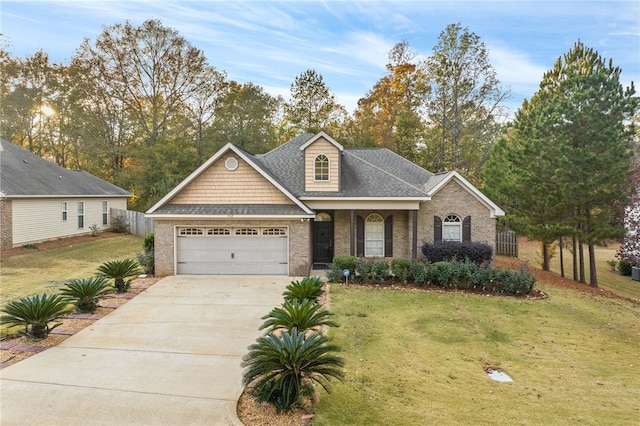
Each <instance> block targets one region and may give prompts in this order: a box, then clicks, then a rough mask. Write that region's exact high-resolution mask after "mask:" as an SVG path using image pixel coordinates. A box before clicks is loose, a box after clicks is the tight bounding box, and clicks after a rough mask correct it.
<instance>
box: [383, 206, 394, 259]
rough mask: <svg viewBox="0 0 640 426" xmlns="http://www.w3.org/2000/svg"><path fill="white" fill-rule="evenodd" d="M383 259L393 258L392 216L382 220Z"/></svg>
mask: <svg viewBox="0 0 640 426" xmlns="http://www.w3.org/2000/svg"><path fill="white" fill-rule="evenodd" d="M384 257H393V215H389V216H387V218H386V219H385V220H384Z"/></svg>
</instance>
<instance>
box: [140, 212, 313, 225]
mask: <svg viewBox="0 0 640 426" xmlns="http://www.w3.org/2000/svg"><path fill="white" fill-rule="evenodd" d="M145 217H153V218H156V219H165V220H173V219H176V220H177V219H198V220H200V219H202V220H220V219H226V220H248V219H274V220H297V219H300V220H305V219H306V220H312V219H313V218H314V217H315V213H312V214H309V215H292V216H286V215H278V216H273V215H271V216H269V215H255V214H254V215H227V214H224V215H201V214H182V215H180V214H153V215H152V214H148V213H145ZM180 226H184V225H180Z"/></svg>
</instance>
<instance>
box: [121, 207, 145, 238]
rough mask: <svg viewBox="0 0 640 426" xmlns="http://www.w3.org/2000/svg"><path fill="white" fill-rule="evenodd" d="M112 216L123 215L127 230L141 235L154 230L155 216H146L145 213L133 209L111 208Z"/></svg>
mask: <svg viewBox="0 0 640 426" xmlns="http://www.w3.org/2000/svg"><path fill="white" fill-rule="evenodd" d="M111 217H112V218H114V217H122V218H124V223H126V224H127V230H128V231H129V232H130V233H131V234H133V235H137V236H139V237H144V236H145V235H147V234H149V233H151V232H153V218H151V217H145V215H144V213H141V212H134V211H131V210H120V209H114V208H112V209H111Z"/></svg>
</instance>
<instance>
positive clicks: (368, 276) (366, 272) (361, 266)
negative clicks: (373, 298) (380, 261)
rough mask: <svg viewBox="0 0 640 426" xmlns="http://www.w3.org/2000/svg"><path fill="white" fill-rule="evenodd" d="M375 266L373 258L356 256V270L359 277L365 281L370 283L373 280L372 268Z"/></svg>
mask: <svg viewBox="0 0 640 426" xmlns="http://www.w3.org/2000/svg"><path fill="white" fill-rule="evenodd" d="M374 266H375V260H373V259H367V258H365V257H360V258H358V263H357V266H356V272H357V273H358V275H360V278H361V279H362V280H363V281H364V282H366V283H370V282H372V281H373V280H374V276H373V268H374Z"/></svg>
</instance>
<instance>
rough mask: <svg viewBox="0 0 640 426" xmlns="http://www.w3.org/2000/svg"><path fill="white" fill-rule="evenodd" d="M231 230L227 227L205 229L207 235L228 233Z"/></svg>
mask: <svg viewBox="0 0 640 426" xmlns="http://www.w3.org/2000/svg"><path fill="white" fill-rule="evenodd" d="M229 234H231V231H230V230H229V229H227V228H212V229H207V235H229Z"/></svg>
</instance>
